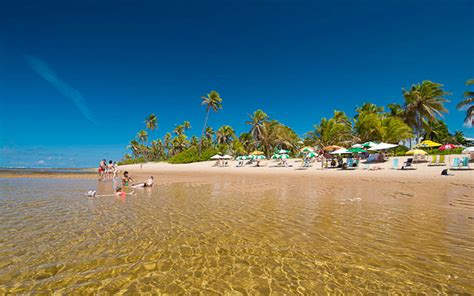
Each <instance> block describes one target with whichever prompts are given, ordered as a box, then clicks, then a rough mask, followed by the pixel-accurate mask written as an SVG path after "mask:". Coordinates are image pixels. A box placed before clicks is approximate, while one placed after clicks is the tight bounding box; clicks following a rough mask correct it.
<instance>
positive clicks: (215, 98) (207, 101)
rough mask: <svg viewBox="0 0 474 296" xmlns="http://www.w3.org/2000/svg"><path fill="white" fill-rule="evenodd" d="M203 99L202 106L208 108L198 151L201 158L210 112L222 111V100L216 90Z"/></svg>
mask: <svg viewBox="0 0 474 296" xmlns="http://www.w3.org/2000/svg"><path fill="white" fill-rule="evenodd" d="M201 99H202V102H201V105H205V106H206V119H205V120H204V125H203V127H202V133H201V140H200V141H199V149H198V150H199V156H201V145H202V139H203V137H204V131H205V130H206V126H207V120H208V119H209V111H211V109H212V110H214V112H217V111H218V110H219V109H222V98H221V97H220V95H219V93H218V92H217V91H215V90H213V91H211V92H210V93H209V94H207V96H206V97H204V96H202V97H201Z"/></svg>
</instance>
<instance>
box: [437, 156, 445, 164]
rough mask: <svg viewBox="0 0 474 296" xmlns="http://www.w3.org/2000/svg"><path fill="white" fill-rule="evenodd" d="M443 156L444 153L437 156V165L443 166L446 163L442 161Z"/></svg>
mask: <svg viewBox="0 0 474 296" xmlns="http://www.w3.org/2000/svg"><path fill="white" fill-rule="evenodd" d="M444 158H445V156H444V155H440V156H439V159H438V165H439V166H445V165H446V163H445V162H444Z"/></svg>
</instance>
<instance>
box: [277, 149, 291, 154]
mask: <svg viewBox="0 0 474 296" xmlns="http://www.w3.org/2000/svg"><path fill="white" fill-rule="evenodd" d="M288 152H290V151H288V150H285V149H281V150H280V151H278V153H279V154H288Z"/></svg>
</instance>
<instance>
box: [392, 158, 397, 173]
mask: <svg viewBox="0 0 474 296" xmlns="http://www.w3.org/2000/svg"><path fill="white" fill-rule="evenodd" d="M392 169H393V170H398V158H394V159H393V160H392Z"/></svg>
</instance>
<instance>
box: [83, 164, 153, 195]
mask: <svg viewBox="0 0 474 296" xmlns="http://www.w3.org/2000/svg"><path fill="white" fill-rule="evenodd" d="M98 172H99V181H103V180H111V181H112V188H113V190H114V195H115V196H117V197H125V196H126V195H131V194H134V191H133V189H135V188H142V187H153V184H154V179H153V176H150V177H149V178H148V179H147V180H146V181H141V182H136V181H135V180H134V179H133V178H132V177H131V176H130V175H129V173H128V172H127V171H125V172H124V173H123V176H122V177H120V170H119V169H118V167H117V163H116V162H113V161H112V160H110V161H109V162H108V163H107V160H105V159H102V160H101V161H100V163H99V169H98ZM127 188H130V189H132V190H131V191H129V192H126V191H125V189H127ZM86 195H87V196H91V197H102V196H107V195H97V191H95V190H90V191H89V192H87V194H86Z"/></svg>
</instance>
